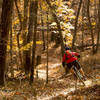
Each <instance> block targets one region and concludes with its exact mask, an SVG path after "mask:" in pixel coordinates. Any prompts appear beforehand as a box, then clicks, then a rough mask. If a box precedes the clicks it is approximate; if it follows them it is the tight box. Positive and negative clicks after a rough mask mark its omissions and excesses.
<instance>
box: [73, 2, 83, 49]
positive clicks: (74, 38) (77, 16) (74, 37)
mask: <svg viewBox="0 0 100 100" xmlns="http://www.w3.org/2000/svg"><path fill="white" fill-rule="evenodd" d="M81 5H82V0H80V3H79V7H78V11H77V15H76V21H75V29H74V36H73V41H72V48H74V43H75V40H76V33H77V23H78V18H79V14H80V9H81Z"/></svg>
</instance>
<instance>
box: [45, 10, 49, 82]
mask: <svg viewBox="0 0 100 100" xmlns="http://www.w3.org/2000/svg"><path fill="white" fill-rule="evenodd" d="M48 12H49V10H48ZM48 12H47V66H46V83H48V60H49V59H48V34H49V19H48Z"/></svg>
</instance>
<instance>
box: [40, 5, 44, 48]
mask: <svg viewBox="0 0 100 100" xmlns="http://www.w3.org/2000/svg"><path fill="white" fill-rule="evenodd" d="M40 9H41V25H42V39H43V50H45V37H44V30H43V27H44V22H43V14H42V7H41V5H40Z"/></svg>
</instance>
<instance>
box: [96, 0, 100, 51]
mask: <svg viewBox="0 0 100 100" xmlns="http://www.w3.org/2000/svg"><path fill="white" fill-rule="evenodd" d="M97 28H98V34H97V46H96V53H97V51H98V48H99V40H100V0H99V6H98V23H97Z"/></svg>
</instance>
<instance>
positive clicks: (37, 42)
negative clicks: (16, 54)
mask: <svg viewBox="0 0 100 100" xmlns="http://www.w3.org/2000/svg"><path fill="white" fill-rule="evenodd" d="M36 44H43V41H36ZM32 45H33V42H30V43H28V44H27V45H25V46H23V47H21V48H20V51H22V50H29V49H30V47H32Z"/></svg>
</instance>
